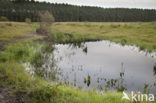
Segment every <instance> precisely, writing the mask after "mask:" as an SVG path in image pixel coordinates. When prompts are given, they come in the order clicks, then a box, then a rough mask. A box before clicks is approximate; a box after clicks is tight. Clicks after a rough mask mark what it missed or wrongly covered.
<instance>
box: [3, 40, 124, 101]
mask: <svg viewBox="0 0 156 103" xmlns="http://www.w3.org/2000/svg"><path fill="white" fill-rule="evenodd" d="M41 50H42V51H43V50H46V48H45V45H43V44H42V45H40V44H38V43H33V42H23V43H17V44H14V45H10V46H7V47H6V48H5V50H4V51H3V52H1V53H0V84H1V86H4V87H11V88H15V91H14V92H20V93H21V95H22V96H23V98H24V99H25V100H26V101H27V100H28V102H31V103H32V102H33V103H43V102H44V103H64V102H66V103H73V102H74V103H84V102H85V103H111V102H113V103H119V102H120V101H121V97H122V93H116V92H106V93H104V94H103V95H101V94H100V93H96V92H95V91H82V90H80V89H76V90H75V89H72V88H70V87H68V86H66V85H63V84H55V83H53V84H52V83H49V82H48V81H45V80H44V79H43V78H41V77H40V76H37V75H35V76H34V77H33V78H32V77H31V75H30V74H29V73H28V72H27V71H25V69H24V66H23V65H22V63H24V62H31V61H34V60H33V59H34V56H35V55H36V54H37V52H39V51H41ZM37 59H38V58H37ZM23 92H24V94H22V93H23ZM29 95H31V98H30V97H29ZM26 98H29V99H26ZM123 103H126V101H123Z"/></svg>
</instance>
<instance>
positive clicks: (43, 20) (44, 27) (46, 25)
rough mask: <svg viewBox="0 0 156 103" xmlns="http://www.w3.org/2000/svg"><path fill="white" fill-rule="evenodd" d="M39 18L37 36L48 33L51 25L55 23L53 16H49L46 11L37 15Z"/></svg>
mask: <svg viewBox="0 0 156 103" xmlns="http://www.w3.org/2000/svg"><path fill="white" fill-rule="evenodd" d="M39 17H40V27H39V28H38V29H36V32H37V33H38V34H44V35H45V34H47V33H48V32H49V31H50V27H51V25H52V23H53V22H54V21H55V19H54V16H53V14H50V13H49V12H48V11H46V12H43V13H41V12H40V13H39Z"/></svg>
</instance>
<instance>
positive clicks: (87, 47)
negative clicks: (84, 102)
mask: <svg viewBox="0 0 156 103" xmlns="http://www.w3.org/2000/svg"><path fill="white" fill-rule="evenodd" d="M54 55H55V59H57V61H58V62H57V66H58V67H59V68H60V69H61V71H62V75H59V76H58V77H59V81H60V82H63V83H68V84H69V85H74V86H75V87H82V88H84V89H85V88H87V89H107V88H108V89H113V90H118V91H122V90H127V91H136V90H140V91H143V88H144V89H145V90H146V91H147V90H150V92H152V93H156V75H155V74H156V71H155V70H154V65H155V63H156V54H155V53H153V54H149V53H146V52H143V51H139V49H138V48H137V47H135V46H121V45H119V44H115V43H113V42H109V41H99V42H87V43H85V44H84V45H83V46H82V47H81V48H79V47H74V46H72V45H67V44H66V45H63V44H59V45H56V50H55V52H54Z"/></svg>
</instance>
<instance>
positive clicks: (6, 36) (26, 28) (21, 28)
mask: <svg viewBox="0 0 156 103" xmlns="http://www.w3.org/2000/svg"><path fill="white" fill-rule="evenodd" d="M32 31H33V29H32V27H31V26H30V25H28V24H26V23H17V22H0V43H1V42H8V41H12V40H15V39H20V38H25V37H31V35H29V33H30V32H32Z"/></svg>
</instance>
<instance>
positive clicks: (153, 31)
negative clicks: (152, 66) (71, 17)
mask: <svg viewBox="0 0 156 103" xmlns="http://www.w3.org/2000/svg"><path fill="white" fill-rule="evenodd" d="M52 30H53V32H61V33H68V34H74V35H75V36H76V37H78V38H80V37H81V38H84V39H86V40H96V39H98V40H110V41H114V42H118V43H121V44H122V45H125V44H128V45H136V46H138V47H140V49H141V50H145V49H147V50H148V51H150V52H151V51H156V22H149V23H142V22H138V23H89V22H82V23H79V22H78V23H66V22H64V23H55V24H54V25H53V26H52Z"/></svg>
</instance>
